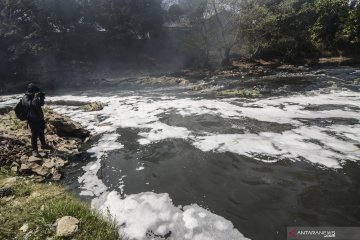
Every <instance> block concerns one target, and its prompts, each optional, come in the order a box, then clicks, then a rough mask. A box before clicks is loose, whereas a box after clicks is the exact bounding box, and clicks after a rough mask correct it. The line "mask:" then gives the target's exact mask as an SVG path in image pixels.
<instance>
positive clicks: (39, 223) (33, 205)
mask: <svg viewBox="0 0 360 240" xmlns="http://www.w3.org/2000/svg"><path fill="white" fill-rule="evenodd" d="M102 107H103V106H102V104H101V103H96V102H95V103H90V104H88V105H85V106H83V108H82V109H83V111H96V110H99V109H101V108H102ZM44 112H45V118H46V138H47V141H48V143H49V145H51V146H53V147H54V150H51V151H50V150H40V155H41V158H37V157H33V156H31V144H30V135H31V133H30V130H29V129H28V127H27V124H26V122H22V121H19V120H18V119H17V118H16V116H15V113H14V112H13V111H4V113H3V114H2V115H0V142H1V145H0V239H32V238H34V239H53V238H54V237H55V238H56V239H59V238H60V239H63V238H64V237H65V238H66V239H67V238H69V237H75V238H76V239H99V240H100V239H113V240H115V239H120V237H119V235H118V232H117V229H116V227H115V224H114V223H113V222H111V221H109V220H108V219H106V218H104V217H103V216H102V215H101V214H99V213H98V212H96V211H95V210H92V209H91V208H90V206H88V205H87V204H85V203H82V202H81V201H80V200H78V199H77V198H75V197H73V196H71V194H70V193H69V192H68V191H67V190H66V188H65V187H64V186H61V185H57V184H51V181H59V180H60V179H61V178H62V173H61V171H62V169H63V168H64V167H65V166H66V165H67V164H68V163H69V162H71V161H73V160H75V159H76V158H78V157H79V156H80V155H81V147H82V144H83V143H84V142H86V141H88V139H89V137H90V133H89V131H87V130H85V129H84V128H82V127H81V126H80V124H78V123H76V122H74V121H72V120H71V119H70V118H68V117H65V116H62V115H60V114H58V113H56V112H54V111H52V110H51V109H50V108H45V111H44ZM45 181H46V182H49V181H50V182H49V184H46V183H40V182H45Z"/></svg>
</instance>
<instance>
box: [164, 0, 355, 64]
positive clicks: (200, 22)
mask: <svg viewBox="0 0 360 240" xmlns="http://www.w3.org/2000/svg"><path fill="white" fill-rule="evenodd" d="M169 12H170V16H173V18H176V17H177V18H184V17H185V18H187V19H189V22H190V25H191V26H192V32H193V34H192V39H189V40H188V41H187V42H186V48H185V49H187V50H188V52H189V53H192V58H193V62H194V63H195V62H196V63H198V64H201V65H208V64H209V61H211V55H212V54H216V52H217V53H218V54H217V55H218V56H221V58H222V63H223V64H224V65H228V64H229V63H230V55H231V53H235V54H241V55H243V56H246V57H247V58H270V59H271V58H278V59H279V60H282V61H296V60H298V59H302V58H306V57H308V58H309V57H310V58H311V57H314V58H315V57H319V56H321V55H330V56H331V55H332V56H334V55H344V54H345V55H346V54H360V1H359V0H180V1H179V4H177V5H173V6H172V7H170V9H169Z"/></svg>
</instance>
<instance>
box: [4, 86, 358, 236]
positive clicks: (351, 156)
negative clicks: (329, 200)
mask: <svg viewBox="0 0 360 240" xmlns="http://www.w3.org/2000/svg"><path fill="white" fill-rule="evenodd" d="M48 99H50V100H52V101H57V100H64V101H67V100H68V101H81V102H93V101H101V102H104V103H106V104H107V106H106V107H104V109H103V110H101V111H96V112H83V111H81V109H79V107H72V106H54V109H55V110H56V111H58V112H60V113H63V114H65V115H67V116H69V117H71V118H72V119H73V120H75V121H78V122H80V123H81V124H82V125H83V126H85V127H86V128H87V129H89V130H90V131H91V132H92V134H93V135H97V134H101V139H100V140H99V141H98V142H97V143H96V144H94V146H92V148H90V149H89V152H90V153H92V154H93V156H94V157H96V161H94V162H91V163H89V164H88V165H87V166H85V167H84V170H85V173H84V175H83V176H82V177H80V178H79V182H80V183H81V188H82V190H83V191H82V193H81V194H83V195H90V196H92V197H93V201H92V205H93V206H94V207H98V208H101V210H102V211H105V210H106V209H108V210H109V212H110V214H111V215H112V216H113V217H115V218H116V220H117V221H118V224H119V228H120V231H121V232H124V233H126V234H127V235H128V236H129V237H130V238H134V239H151V236H150V235H151V232H152V233H153V234H155V235H165V234H167V233H168V232H169V231H171V232H172V234H171V237H170V239H174V240H178V239H202V240H205V239H216V240H218V239H220V240H221V239H246V238H245V237H244V236H243V235H242V234H241V233H240V232H239V231H238V230H236V229H234V227H233V225H232V224H231V222H229V221H227V220H226V219H224V218H222V217H220V216H217V215H215V214H213V213H211V212H209V211H207V210H205V209H203V208H201V207H199V206H197V205H191V206H186V207H184V208H182V209H181V208H180V207H176V206H174V205H173V204H172V201H171V199H170V197H169V196H168V195H167V194H156V193H139V194H134V195H130V196H126V195H125V194H124V192H123V191H124V183H123V178H121V179H120V182H119V184H120V186H119V190H120V192H121V194H119V193H117V192H110V193H109V192H108V191H107V187H106V186H105V184H104V183H103V182H102V181H101V179H99V178H98V177H97V173H98V171H99V169H100V167H101V160H102V159H103V158H104V157H106V155H107V154H108V153H109V152H111V151H113V150H117V149H121V148H122V147H123V146H122V144H121V143H119V142H118V137H119V135H118V134H117V133H116V130H117V129H118V128H136V129H138V130H139V131H140V132H139V136H140V139H139V143H140V144H142V145H147V144H152V143H154V142H158V141H162V140H166V139H169V138H180V139H184V140H187V141H189V142H191V143H192V144H193V146H195V147H197V148H199V149H201V150H202V151H217V152H226V151H229V152H233V153H237V154H241V155H245V156H248V157H251V158H253V159H257V160H259V161H265V162H274V161H279V160H281V159H291V160H293V161H300V160H306V161H309V162H312V163H315V164H319V166H325V167H329V168H340V167H341V164H342V163H343V162H344V161H348V160H350V161H355V160H359V159H360V153H359V147H358V146H359V139H360V130H359V129H360V128H359V125H360V124H356V125H341V124H336V125H329V126H324V127H316V126H308V125H305V124H303V123H302V122H301V121H299V119H317V118H321V119H327V118H351V119H353V120H357V121H359V120H360V112H359V110H356V109H358V108H359V107H360V93H356V92H350V91H332V92H328V93H321V92H313V93H310V94H308V95H297V96H290V97H274V98H268V99H261V100H248V101H247V102H244V100H243V99H238V98H233V99H224V100H219V99H199V98H198V99H196V98H195V99H192V98H183V99H177V98H174V97H162V98H150V97H140V96H130V97H117V96H112V97H86V96H60V97H50V98H48ZM8 101H9V102H8V103H6V102H7V101H5V103H4V101H3V102H2V103H1V104H3V105H5V104H9V105H11V104H14V103H16V101H17V100H16V101H15V98H9V100H8ZM10 101H12V102H11V103H10ZM323 104H326V105H347V106H348V107H347V108H343V109H341V107H339V108H338V109H334V110H326V111H310V110H305V109H304V108H305V107H307V106H309V105H323ZM354 109H355V110H354ZM171 112H175V113H177V114H180V115H182V116H192V115H202V114H211V115H216V116H219V117H222V118H224V119H239V118H250V119H255V120H258V121H267V122H270V123H280V124H292V125H293V126H294V129H292V130H289V131H284V132H281V133H274V132H268V131H265V132H261V133H259V134H250V133H246V134H213V133H207V132H203V133H200V134H199V132H197V134H199V135H196V134H195V133H193V132H191V131H190V130H189V129H186V128H183V127H177V126H170V125H168V124H165V123H162V122H161V121H160V115H162V114H169V113H171ZM140 167H141V166H140ZM122 196H123V197H122ZM124 223H125V224H124ZM146 234H148V237H146ZM149 234H150V235H149ZM149 236H150V237H149ZM154 239H155V237H154Z"/></svg>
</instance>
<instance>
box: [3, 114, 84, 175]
mask: <svg viewBox="0 0 360 240" xmlns="http://www.w3.org/2000/svg"><path fill="white" fill-rule="evenodd" d="M45 118H46V120H45V121H46V139H47V141H48V143H49V145H50V146H52V147H53V148H54V150H51V151H49V150H42V149H40V151H39V152H40V155H41V158H38V157H33V156H31V143H30V136H31V133H30V130H29V129H28V126H27V124H26V122H21V121H19V120H18V119H17V118H16V116H15V114H14V112H13V111H10V112H9V113H7V114H4V115H0V142H1V146H0V165H1V166H4V165H7V166H11V171H13V172H14V173H19V174H25V175H34V177H35V178H36V179H37V180H38V181H43V180H45V179H51V180H54V181H58V180H60V179H61V177H62V174H61V169H62V168H63V167H64V166H66V165H67V164H68V163H69V161H71V160H72V159H74V158H76V157H77V156H79V155H80V153H81V144H82V143H83V142H84V141H87V140H88V138H89V136H90V133H89V131H87V130H85V129H83V128H82V127H81V126H80V125H79V124H78V123H76V122H73V121H72V120H71V119H70V118H67V117H64V116H61V115H59V114H57V113H56V112H54V111H52V110H51V109H49V108H47V109H45Z"/></svg>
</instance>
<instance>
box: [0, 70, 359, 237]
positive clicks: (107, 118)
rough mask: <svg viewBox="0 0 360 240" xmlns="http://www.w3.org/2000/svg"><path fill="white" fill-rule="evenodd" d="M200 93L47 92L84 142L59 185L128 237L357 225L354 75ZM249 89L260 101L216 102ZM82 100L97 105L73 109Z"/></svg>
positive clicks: (276, 77)
mask: <svg viewBox="0 0 360 240" xmlns="http://www.w3.org/2000/svg"><path fill="white" fill-rule="evenodd" d="M201 86H202V88H201V89H202V91H194V90H192V89H193V88H189V87H179V86H176V87H167V88H146V89H139V88H137V89H133V90H129V89H128V88H127V89H126V90H122V89H121V87H117V88H106V89H93V90H86V91H74V92H71V93H66V94H59V93H57V95H55V96H49V97H48V98H47V100H48V102H49V103H51V104H52V108H54V110H56V111H58V112H60V113H63V114H66V115H68V116H69V117H71V118H72V119H74V120H76V121H78V122H80V123H81V124H82V125H83V126H84V127H86V128H87V129H89V130H90V131H91V133H92V135H93V138H92V139H91V141H90V142H89V143H87V144H86V146H85V150H86V154H83V157H82V161H79V162H75V163H73V164H72V167H70V168H68V170H67V171H66V178H65V180H64V183H66V184H67V185H69V186H70V187H71V189H72V190H73V191H74V192H75V193H76V194H78V195H79V196H81V197H82V198H84V199H87V200H89V201H91V203H92V206H94V207H95V208H98V209H100V210H101V211H102V212H104V213H106V214H110V215H111V216H112V217H114V218H115V219H116V220H117V223H118V225H119V231H120V232H121V233H122V234H125V235H127V236H130V237H131V238H134V239H174V240H180V239H194V240H210V239H214V240H222V239H224V240H230V239H255V240H257V239H260V240H262V239H264V240H269V239H286V226H359V225H360V205H359V202H360V164H359V160H360V70H359V69H357V68H353V67H333V68H326V69H325V68H324V69H315V70H310V71H305V72H294V73H289V72H276V73H274V74H271V75H267V76H262V77H253V78H251V77H249V78H246V79H242V80H237V79H233V80H222V79H218V80H216V81H205V82H203V83H201ZM255 86H256V89H258V90H259V93H261V95H260V94H259V95H256V96H248V97H246V96H242V97H240V96H238V97H234V96H230V97H224V96H222V95H219V92H220V91H223V90H224V89H234V88H235V89H238V88H240V89H241V88H247V89H249V88H253V87H255ZM16 99H17V96H2V97H1V101H0V106H2V107H4V106H9V105H12V104H14V102H16V101H17V100H16ZM93 101H100V102H103V103H106V104H107V106H106V107H105V108H104V109H103V110H101V111H98V112H90V113H89V112H83V111H82V110H81V109H80V108H79V105H81V104H84V103H86V102H93Z"/></svg>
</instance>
